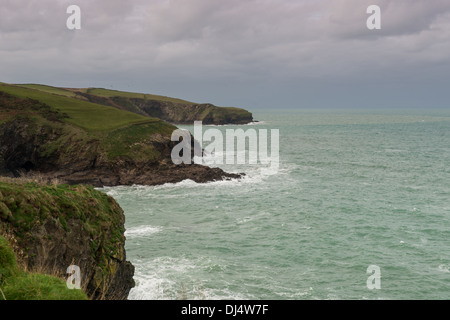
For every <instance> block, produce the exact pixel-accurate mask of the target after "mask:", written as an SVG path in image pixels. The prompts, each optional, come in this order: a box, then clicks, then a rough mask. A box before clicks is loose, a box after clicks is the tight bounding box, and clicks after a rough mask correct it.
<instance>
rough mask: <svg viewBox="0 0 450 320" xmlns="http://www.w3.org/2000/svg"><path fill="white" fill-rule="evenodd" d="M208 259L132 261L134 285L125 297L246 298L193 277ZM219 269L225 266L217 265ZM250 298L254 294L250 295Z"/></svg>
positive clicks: (207, 263)
mask: <svg viewBox="0 0 450 320" xmlns="http://www.w3.org/2000/svg"><path fill="white" fill-rule="evenodd" d="M211 263H212V262H211V260H210V259H208V258H205V257H201V258H198V259H196V260H195V261H194V260H190V259H186V258H173V257H158V258H155V259H152V260H146V261H143V260H137V261H134V262H133V264H134V265H135V268H136V270H135V275H134V279H135V281H136V286H135V287H134V288H133V289H131V291H130V294H129V296H128V299H129V300H167V299H168V300H172V299H192V300H198V299H202V300H203V299H207V300H211V299H213V300H218V299H228V300H229V299H239V300H243V299H250V298H252V297H249V296H245V295H243V294H240V293H236V292H233V291H231V290H229V289H228V285H227V284H225V285H224V286H220V289H219V288H218V289H211V288H208V287H207V286H206V285H207V281H201V280H199V279H198V278H196V276H195V274H196V270H202V269H205V268H206V267H207V266H209V265H211ZM219 269H226V268H225V267H224V266H220V268H219ZM253 298H254V297H253Z"/></svg>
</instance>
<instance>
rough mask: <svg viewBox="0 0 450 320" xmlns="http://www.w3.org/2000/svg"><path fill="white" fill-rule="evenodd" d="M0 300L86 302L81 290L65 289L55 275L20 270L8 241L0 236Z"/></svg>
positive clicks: (64, 285) (65, 286)
mask: <svg viewBox="0 0 450 320" xmlns="http://www.w3.org/2000/svg"><path fill="white" fill-rule="evenodd" d="M0 300H88V297H87V295H86V294H85V293H84V291H82V290H76V289H74V290H71V289H69V288H67V284H66V281H65V280H64V279H62V278H60V277H57V276H55V275H48V274H41V273H36V272H27V271H25V270H24V269H22V268H20V267H19V265H18V263H17V259H16V256H15V253H14V251H13V249H12V248H11V246H10V244H9V242H8V240H6V239H5V238H4V237H2V236H0Z"/></svg>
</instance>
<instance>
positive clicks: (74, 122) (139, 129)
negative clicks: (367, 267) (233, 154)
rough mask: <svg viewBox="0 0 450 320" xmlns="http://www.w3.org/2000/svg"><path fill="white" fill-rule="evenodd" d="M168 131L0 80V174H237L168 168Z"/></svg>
mask: <svg viewBox="0 0 450 320" xmlns="http://www.w3.org/2000/svg"><path fill="white" fill-rule="evenodd" d="M55 90H56V89H55ZM175 129H176V127H175V126H173V125H171V124H169V123H168V122H166V121H163V120H160V119H158V118H152V117H148V116H143V115H138V114H136V113H132V112H129V111H126V110H120V109H118V108H114V107H111V106H105V105H100V104H96V103H92V102H88V101H85V100H80V99H73V98H70V97H67V96H64V95H60V94H54V93H49V92H45V91H41V90H36V89H31V88H24V87H19V86H14V85H8V84H0V175H4V176H5V175H6V176H19V175H20V174H21V173H23V172H30V171H31V172H39V173H41V174H45V175H47V176H48V177H50V178H58V179H60V180H62V181H66V182H67V183H69V184H92V185H94V186H98V187H101V186H105V185H107V186H113V185H119V184H120V185H130V184H147V185H153V184H161V183H166V182H179V181H182V180H184V179H192V180H194V181H197V182H206V181H212V180H222V179H223V178H227V177H238V176H236V175H230V174H226V173H225V172H223V171H222V170H220V169H218V168H209V167H206V166H199V165H190V166H175V165H173V164H172V163H171V161H170V152H171V149H172V147H173V145H174V144H175V142H172V141H171V133H172V132H173V130H175Z"/></svg>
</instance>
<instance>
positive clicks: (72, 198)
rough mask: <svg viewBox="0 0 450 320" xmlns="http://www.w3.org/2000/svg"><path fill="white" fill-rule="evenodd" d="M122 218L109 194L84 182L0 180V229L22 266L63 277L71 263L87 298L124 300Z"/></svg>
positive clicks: (127, 271) (129, 282)
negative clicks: (12, 244) (12, 242)
mask: <svg viewBox="0 0 450 320" xmlns="http://www.w3.org/2000/svg"><path fill="white" fill-rule="evenodd" d="M124 222H125V216H124V213H123V211H122V209H121V208H120V206H119V205H118V204H117V203H116V202H115V201H114V199H113V198H111V197H109V196H107V195H106V194H104V193H102V192H100V191H96V190H94V189H93V188H92V187H89V186H87V187H85V186H77V187H70V186H67V185H65V186H64V185H63V186H49V185H37V184H35V183H31V182H29V183H25V182H19V183H12V182H0V231H3V232H6V233H8V234H14V239H15V241H16V242H15V244H16V246H17V247H18V248H20V251H21V253H22V254H21V258H22V260H23V263H24V264H25V266H26V269H28V270H30V271H33V270H36V271H39V272H41V273H49V274H56V275H59V276H64V275H65V272H66V271H67V268H68V267H69V266H70V265H77V266H79V267H80V271H81V286H82V288H83V289H84V291H85V292H86V294H87V295H88V297H90V298H91V299H105V300H109V299H114V300H124V299H127V297H128V294H129V291H130V290H131V288H133V287H134V280H133V275H134V267H133V265H132V264H131V263H130V262H128V261H126V254H125V249H124V244H125V236H124V231H125V229H124ZM65 277H68V275H65Z"/></svg>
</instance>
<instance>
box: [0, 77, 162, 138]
mask: <svg viewBox="0 0 450 320" xmlns="http://www.w3.org/2000/svg"><path fill="white" fill-rule="evenodd" d="M0 91H4V92H6V93H8V94H10V95H13V96H16V97H19V98H29V99H34V100H38V101H40V102H43V103H45V104H47V105H49V106H50V107H52V108H54V109H55V110H57V111H60V112H62V113H66V114H67V115H68V116H69V118H68V119H67V120H66V121H67V122H69V123H71V124H74V125H76V126H79V127H81V128H83V129H85V130H87V131H101V130H113V129H117V128H120V127H123V126H126V125H129V124H134V123H152V122H158V121H160V120H159V119H156V118H149V117H145V116H141V115H138V114H135V113H132V112H127V111H124V110H120V109H117V108H113V107H108V106H103V105H99V104H95V103H91V102H87V101H84V100H80V99H73V98H70V97H67V96H63V95H59V94H52V93H49V92H45V91H40V90H35V89H34V88H33V89H31V88H24V87H19V86H15V85H8V84H5V83H0Z"/></svg>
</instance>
